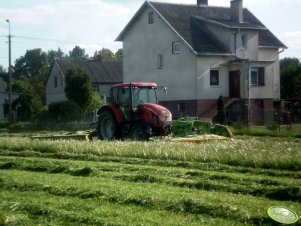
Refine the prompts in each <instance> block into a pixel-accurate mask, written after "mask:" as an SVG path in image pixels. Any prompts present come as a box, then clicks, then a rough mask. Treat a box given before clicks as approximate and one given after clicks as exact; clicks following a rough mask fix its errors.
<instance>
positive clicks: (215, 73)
mask: <svg viewBox="0 0 301 226" xmlns="http://www.w3.org/2000/svg"><path fill="white" fill-rule="evenodd" d="M219 72H220V70H219V69H211V70H210V86H219Z"/></svg>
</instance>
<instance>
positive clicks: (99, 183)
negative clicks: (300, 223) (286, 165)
mask: <svg viewBox="0 0 301 226" xmlns="http://www.w3.org/2000/svg"><path fill="white" fill-rule="evenodd" d="M1 178H2V179H1V191H2V192H8V191H13V193H16V192H17V193H23V194H26V193H29V195H30V194H41V195H40V196H42V197H44V196H45V197H47V196H54V197H60V198H59V199H61V197H65V198H69V199H74V198H75V199H76V200H77V199H81V200H87V202H95V201H96V202H97V201H99V202H100V203H103V202H105V203H107V204H111V205H120V206H121V207H122V208H124V207H128V206H130V207H135V208H144V209H145V210H146V211H147V210H148V211H151V210H154V211H160V210H162V211H165V212H171V213H173V214H176V215H179V216H183V217H187V218H190V217H191V216H190V215H198V216H206V217H209V218H212V219H220V220H221V219H223V220H224V221H228V220H230V221H234V220H235V221H236V222H240V223H241V224H242V223H246V224H253V223H266V222H267V221H268V219H267V217H266V216H265V214H264V212H265V208H266V207H268V206H269V205H275V203H276V202H275V201H272V200H268V199H265V198H258V197H257V198H255V197H254V198H253V197H252V196H245V195H241V194H229V193H226V192H222V191H219V192H214V191H203V190H191V189H188V188H174V187H170V186H168V185H164V184H158V183H135V184H133V183H132V182H128V181H118V180H117V181H114V180H112V179H107V178H97V179H95V178H91V177H85V178H81V179H80V180H74V177H71V176H66V175H53V174H52V175H47V176H45V174H44V173H41V172H38V173H37V172H30V173H29V172H21V171H14V170H10V171H6V170H4V171H2V177H1ZM133 188H134V189H133ZM33 200H34V201H33V202H32V205H33V206H34V203H35V202H36V201H35V199H33ZM7 201H10V202H11V201H12V200H11V199H9V200H7ZM44 202H45V200H44ZM246 203H248V205H247V206H245V204H246ZM283 203H284V202H283ZM27 204H28V203H27ZM252 205H255V208H254V206H252ZM286 205H287V206H290V207H291V208H294V209H300V204H298V203H293V202H287V203H286ZM258 207H260V209H259V210H260V211H259V210H258V209H257V208H258ZM24 208H25V210H26V208H28V206H27V205H25V207H24ZM51 208H52V209H53V208H54V207H53V206H52V205H51ZM48 209H49V208H48ZM48 209H47V208H46V210H44V212H42V213H40V214H43V213H45V215H46V217H47V216H49V215H50V216H51V215H53V213H52V212H51V211H50V212H49V210H48ZM55 209H56V208H55ZM21 210H24V209H23V207H22V208H21ZM26 211H27V210H26ZM258 211H259V212H258Z"/></svg>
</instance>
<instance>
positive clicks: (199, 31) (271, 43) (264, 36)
mask: <svg viewBox="0 0 301 226" xmlns="http://www.w3.org/2000/svg"><path fill="white" fill-rule="evenodd" d="M147 7H151V8H152V9H154V10H155V11H156V12H157V13H158V14H159V16H160V17H161V18H163V20H164V21H165V22H166V23H167V25H168V26H170V28H171V29H172V30H173V31H174V32H175V33H176V34H177V35H179V36H180V38H181V39H182V40H183V41H184V42H185V43H186V44H187V45H188V46H189V47H190V48H191V49H192V50H193V51H194V52H195V53H196V54H198V55H203V54H210V53H211V54H231V53H230V50H229V49H228V48H227V47H226V46H224V45H223V43H222V42H221V41H219V40H218V38H217V37H216V35H215V34H213V33H212V32H211V31H210V30H209V29H208V28H207V26H206V25H207V24H208V23H210V24H214V25H216V26H220V27H223V28H225V29H241V30H243V29H245V30H258V34H259V46H260V47H270V48H281V47H283V48H286V46H285V45H284V44H283V43H282V42H281V41H279V40H278V39H277V37H276V36H274V35H273V34H272V33H271V32H270V31H269V30H268V29H267V28H266V27H265V26H264V25H263V24H262V23H261V22H260V21H259V20H258V19H257V18H256V17H255V16H254V15H253V14H252V13H251V12H250V11H249V10H248V9H245V8H244V9H243V15H244V22H243V23H238V22H234V21H232V20H231V9H230V8H229V7H212V6H199V5H197V4H195V5H184V4H171V3H159V2H148V1H146V2H145V3H144V4H143V5H142V7H141V8H140V9H139V10H138V12H137V13H136V14H135V16H134V17H133V18H132V20H131V21H130V22H129V24H128V25H127V26H126V27H125V28H124V30H123V31H122V32H121V33H120V34H119V36H118V37H117V39H116V40H117V41H122V40H123V39H124V37H125V35H126V34H127V32H128V31H129V29H130V27H131V26H132V25H133V24H134V23H135V21H136V19H137V17H139V16H140V15H141V14H142V12H143V11H144V10H145V9H146V8H147Z"/></svg>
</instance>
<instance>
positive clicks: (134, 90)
mask: <svg viewBox="0 0 301 226" xmlns="http://www.w3.org/2000/svg"><path fill="white" fill-rule="evenodd" d="M156 90H157V85H156V84H155V83H145V82H143V83H142V82H141V83H138V82H136V83H122V84H118V85H115V86H113V87H112V88H111V103H112V104H115V105H118V106H119V107H120V110H121V112H122V114H123V117H124V118H125V120H126V121H129V120H132V118H133V116H134V115H135V113H138V112H139V110H140V109H139V107H140V106H141V105H142V104H144V103H151V104H157V103H158V99H157V93H156Z"/></svg>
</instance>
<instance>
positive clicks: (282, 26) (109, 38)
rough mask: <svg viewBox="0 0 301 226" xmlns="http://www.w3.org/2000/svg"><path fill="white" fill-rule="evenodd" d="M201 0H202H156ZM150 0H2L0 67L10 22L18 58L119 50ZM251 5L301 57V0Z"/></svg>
mask: <svg viewBox="0 0 301 226" xmlns="http://www.w3.org/2000/svg"><path fill="white" fill-rule="evenodd" d="M153 1H158V2H172V3H183V4H196V1H197V0H153ZM143 2H144V0H0V65H2V66H4V67H5V68H7V66H8V45H7V35H8V23H7V22H6V19H9V20H10V24H11V35H12V36H14V37H13V38H12V61H13V62H14V61H15V59H17V58H19V57H20V56H22V55H24V54H25V52H26V50H29V49H34V48H42V50H43V51H48V50H50V49H54V50H56V49H58V48H59V47H60V48H61V49H62V50H63V51H64V52H65V53H68V52H69V51H70V50H72V48H73V47H74V46H75V45H79V46H81V47H82V48H85V49H86V52H87V53H88V54H89V55H93V53H94V51H96V50H100V49H102V48H103V47H105V48H109V49H111V50H112V51H114V52H115V51H116V50H117V49H119V48H122V43H120V42H115V41H114V40H115V38H116V37H117V36H118V34H119V33H120V32H121V30H122V29H123V28H124V27H125V25H126V24H127V23H128V22H129V20H130V19H131V18H132V16H133V15H134V13H135V12H136V11H137V10H138V9H139V7H140V6H141V5H142V4H143ZM243 4H244V7H245V8H248V9H249V10H250V11H251V12H252V13H253V14H255V16H256V17H257V18H258V19H259V20H260V21H261V22H262V23H263V24H265V25H266V26H267V27H268V28H269V29H270V30H271V31H272V32H273V33H274V34H275V35H276V36H277V37H278V38H279V39H280V40H281V41H282V42H283V43H284V44H285V45H286V46H288V47H289V49H288V50H286V51H285V52H284V53H282V54H281V58H283V57H298V58H300V59H301V22H300V21H301V0H244V1H243ZM209 5H212V6H213V5H214V6H226V7H229V6H230V0H209Z"/></svg>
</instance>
